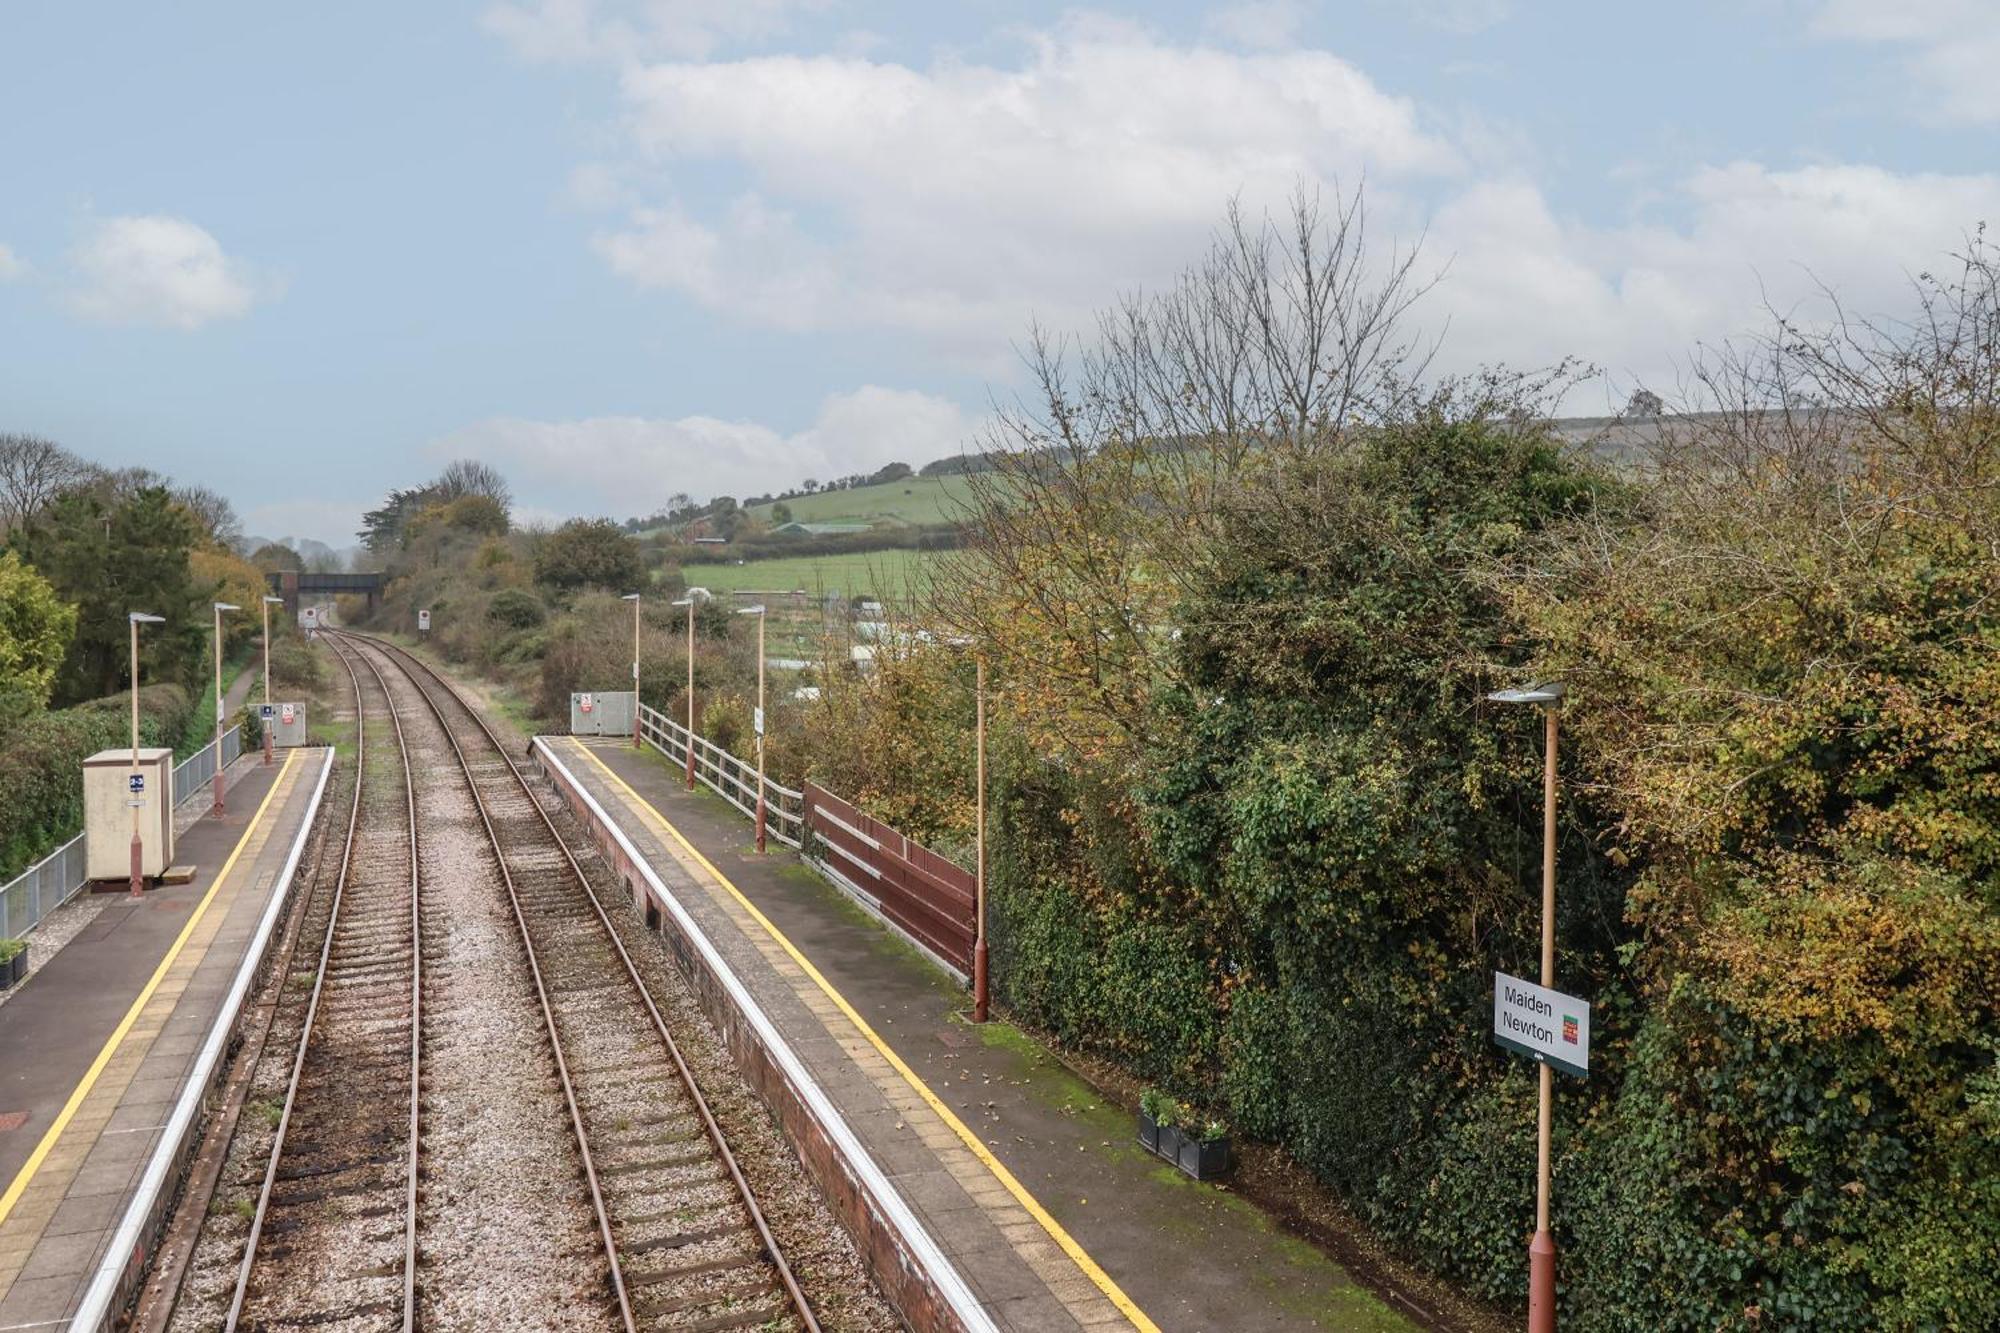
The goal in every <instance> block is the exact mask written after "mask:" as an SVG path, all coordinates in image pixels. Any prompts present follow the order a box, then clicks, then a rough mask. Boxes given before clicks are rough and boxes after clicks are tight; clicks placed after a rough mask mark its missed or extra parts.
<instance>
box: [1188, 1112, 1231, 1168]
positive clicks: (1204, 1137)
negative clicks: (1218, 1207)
mask: <svg viewBox="0 0 2000 1333" xmlns="http://www.w3.org/2000/svg"><path fill="white" fill-rule="evenodd" d="M1179 1147H1180V1151H1179V1154H1178V1157H1177V1160H1178V1161H1179V1163H1180V1168H1181V1170H1183V1171H1185V1172H1187V1173H1188V1174H1189V1175H1191V1176H1193V1177H1194V1178H1195V1179H1196V1180H1213V1179H1215V1177H1217V1176H1220V1175H1223V1174H1225V1173H1226V1172H1227V1171H1228V1170H1229V1168H1230V1167H1231V1166H1233V1165H1235V1161H1234V1154H1233V1153H1232V1151H1231V1149H1230V1142H1229V1126H1228V1125H1227V1124H1226V1123H1224V1122H1223V1121H1221V1120H1203V1121H1194V1122H1191V1123H1190V1124H1189V1126H1188V1129H1187V1131H1186V1132H1185V1134H1183V1136H1182V1138H1181V1141H1180V1145H1179Z"/></svg>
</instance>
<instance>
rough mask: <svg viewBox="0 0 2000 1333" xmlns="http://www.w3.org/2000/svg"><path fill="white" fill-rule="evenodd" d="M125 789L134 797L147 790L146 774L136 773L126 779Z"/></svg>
mask: <svg viewBox="0 0 2000 1333" xmlns="http://www.w3.org/2000/svg"><path fill="white" fill-rule="evenodd" d="M125 788H126V790H127V791H130V792H131V793H132V794H133V795H134V796H137V795H138V794H139V793H140V792H142V791H144V790H146V775H145V774H144V773H134V774H133V775H132V776H131V777H129V778H127V779H125Z"/></svg>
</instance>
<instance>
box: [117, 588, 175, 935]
mask: <svg viewBox="0 0 2000 1333" xmlns="http://www.w3.org/2000/svg"><path fill="white" fill-rule="evenodd" d="M125 619H126V620H127V621H129V622H130V624H131V626H132V773H133V775H134V776H135V777H141V780H142V781H143V780H144V779H143V777H142V776H141V775H140V773H139V626H141V625H164V624H166V623H167V622H166V617H165V616H149V615H147V614H146V613H145V612H144V611H130V612H127V613H126V616H125ZM138 795H139V794H138V793H137V792H136V791H128V792H127V793H126V796H125V803H126V804H127V805H129V806H131V807H132V896H133V897H134V898H137V897H138V896H139V895H140V894H141V893H142V892H143V891H144V883H145V876H144V875H142V874H141V873H140V866H142V865H143V864H144V858H145V852H144V848H143V844H142V843H141V842H140V841H139V808H140V807H141V806H143V805H145V804H146V803H145V802H144V801H141V800H139V799H137V798H138ZM154 795H155V797H162V796H163V793H159V792H155V793H154Z"/></svg>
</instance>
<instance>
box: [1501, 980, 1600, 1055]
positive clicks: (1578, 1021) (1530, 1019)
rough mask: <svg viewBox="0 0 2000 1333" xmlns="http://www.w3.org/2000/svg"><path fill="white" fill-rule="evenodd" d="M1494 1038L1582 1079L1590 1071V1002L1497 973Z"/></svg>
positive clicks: (1512, 1049) (1511, 1049) (1523, 1053)
mask: <svg viewBox="0 0 2000 1333" xmlns="http://www.w3.org/2000/svg"><path fill="white" fill-rule="evenodd" d="M1493 1039H1494V1040H1495V1041H1497V1042H1499V1043H1500V1044H1501V1045H1502V1046H1505V1047H1506V1048H1507V1049H1508V1050H1510V1051H1519V1052H1520V1053H1521V1054H1522V1055H1525V1056H1528V1057H1529V1058H1531V1059H1534V1060H1539V1061H1541V1062H1542V1063H1543V1064H1547V1065H1553V1066H1554V1067H1555V1068H1557V1069H1560V1070H1562V1072H1563V1073H1565V1074H1574V1075H1576V1076H1577V1077H1578V1078H1584V1077H1587V1076H1588V1075H1589V1073H1590V1003H1589V1001H1587V1000H1579V999H1577V998H1576V997H1575V996H1574V995H1564V994H1563V993H1562V992H1561V991H1556V990H1550V989H1549V988H1548V987H1547V986H1537V985H1536V984H1535V983H1534V982H1532V981H1523V980H1521V978H1519V977H1510V976H1508V975H1507V974H1506V973H1505V972H1495V973H1494V974H1493Z"/></svg>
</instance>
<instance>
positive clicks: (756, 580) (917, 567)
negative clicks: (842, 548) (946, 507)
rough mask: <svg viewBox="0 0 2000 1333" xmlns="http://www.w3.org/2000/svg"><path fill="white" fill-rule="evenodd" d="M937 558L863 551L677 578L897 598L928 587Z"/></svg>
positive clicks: (689, 570) (721, 585) (691, 570)
mask: <svg viewBox="0 0 2000 1333" xmlns="http://www.w3.org/2000/svg"><path fill="white" fill-rule="evenodd" d="M937 560H938V557H937V555H936V554H935V553H934V552H930V551H864V552H857V553H855V554H851V555H822V556H793V557H789V558H786V559H782V560H753V561H751V562H749V563H748V564H742V565H687V566H684V567H683V568H682V569H681V577H682V578H684V579H686V580H687V582H688V584H689V586H691V587H696V588H707V589H708V590H709V591H710V592H717V593H725V592H739V591H740V592H790V591H792V590H794V589H803V590H804V591H806V592H808V593H811V594H813V595H814V596H819V595H822V594H825V593H832V592H838V593H839V594H840V595H841V596H843V597H862V596H873V597H886V598H892V599H902V598H904V597H906V596H908V595H909V594H911V593H921V592H923V591H925V590H926V589H928V588H929V587H930V580H931V577H932V574H933V572H934V571H935V570H936V568H937Z"/></svg>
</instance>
